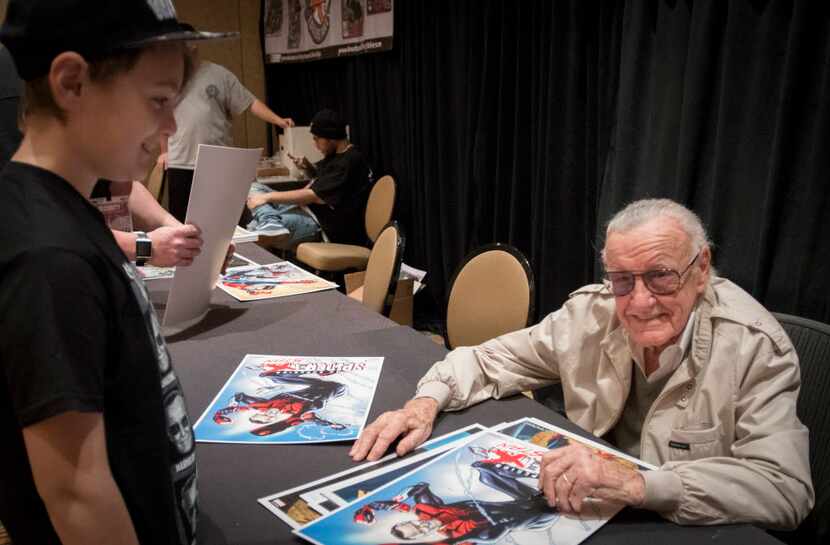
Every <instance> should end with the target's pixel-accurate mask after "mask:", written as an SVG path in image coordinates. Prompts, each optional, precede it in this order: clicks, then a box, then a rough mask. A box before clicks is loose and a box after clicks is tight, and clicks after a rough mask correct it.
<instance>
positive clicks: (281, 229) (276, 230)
mask: <svg viewBox="0 0 830 545" xmlns="http://www.w3.org/2000/svg"><path fill="white" fill-rule="evenodd" d="M254 231H255V232H256V233H257V234H258V235H263V236H266V237H278V236H280V235H287V234H288V233H289V231H288V229H286V228H285V226H284V225H283V224H281V223H277V222H275V221H267V222H265V223H263V224H262V225H257V227H256V229H254Z"/></svg>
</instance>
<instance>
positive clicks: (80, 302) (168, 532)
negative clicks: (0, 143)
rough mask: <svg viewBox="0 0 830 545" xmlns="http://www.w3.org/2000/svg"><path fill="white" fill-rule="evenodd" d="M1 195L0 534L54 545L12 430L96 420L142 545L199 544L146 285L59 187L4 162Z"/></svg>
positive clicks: (184, 437)
mask: <svg viewBox="0 0 830 545" xmlns="http://www.w3.org/2000/svg"><path fill="white" fill-rule="evenodd" d="M0 193H2V195H3V198H2V199H0V217H2V218H3V221H2V222H0V437H2V438H3V442H2V446H0V468H2V469H0V520H2V521H3V524H4V525H5V526H6V528H7V529H8V531H9V533H10V535H11V538H12V540H13V542H14V543H15V544H16V545H23V544H29V543H32V544H35V543H36V544H38V545H40V544H52V543H59V540H58V538H57V536H56V534H55V531H54V529H53V527H52V524H51V522H50V521H49V517H48V514H47V512H46V509H45V506H44V504H43V502H42V501H41V499H40V497H39V496H38V493H37V490H36V489H35V486H34V482H33V478H32V472H31V467H30V465H29V462H28V458H27V456H26V449H25V445H24V442H23V435H22V431H21V430H22V429H23V428H25V427H27V426H30V425H33V424H35V423H37V422H40V421H42V420H44V419H47V418H49V417H51V416H56V415H59V414H62V413H65V412H67V411H82V412H100V413H102V414H103V416H104V425H105V428H104V431H105V436H106V443H107V451H108V460H109V464H110V468H111V470H112V475H113V477H114V479H115V483H116V484H117V485H118V488H119V490H120V491H121V494H122V496H123V497H124V501H125V503H126V506H127V510H128V511H129V513H130V517H131V518H132V521H133V524H134V526H135V529H136V532H137V534H138V538H139V540H140V542H141V543H148V544H149V543H152V544H169V545H174V544H175V545H184V544H191V543H195V538H194V535H195V526H196V518H197V513H198V509H197V504H198V502H197V491H196V457H195V449H194V438H193V431H192V429H191V426H190V421H189V419H188V416H187V412H186V409H185V405H184V398H183V397H182V393H181V389H180V387H179V382H178V379H177V378H176V375H175V373H174V371H173V368H172V366H171V365H170V356H169V354H168V351H167V346H166V345H165V343H164V338H163V337H162V336H161V333H160V327H159V323H158V320H157V319H156V315H155V312H154V311H153V307H152V305H151V304H150V301H149V299H148V296H147V291H146V289H145V288H144V285H143V284H142V283H141V281H140V280H139V279H138V276H137V274H136V272H135V269H134V268H133V266H132V265H131V264H130V263H129V262H128V261H127V259H126V257H125V256H124V254H123V253H122V252H121V250H119V248H118V246H117V245H116V243H115V240H114V239H113V236H112V234H111V232H110V231H109V229H107V227H106V225H105V224H104V221H103V218H102V216H101V214H100V213H99V212H98V211H97V210H96V209H95V208H94V207H93V206H92V205H90V204H89V203H88V202H87V200H86V199H84V198H83V196H82V195H80V194H79V193H78V192H77V191H76V190H75V189H74V188H73V187H72V186H70V185H69V183H68V182H66V181H65V180H63V179H62V178H60V177H58V176H56V175H54V174H52V173H51V172H48V171H45V170H42V169H39V168H36V167H33V166H30V165H25V164H22V163H17V162H11V163H9V164H8V165H7V167H6V169H5V171H4V172H3V173H2V176H0Z"/></svg>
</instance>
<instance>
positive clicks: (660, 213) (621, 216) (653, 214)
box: [602, 199, 712, 261]
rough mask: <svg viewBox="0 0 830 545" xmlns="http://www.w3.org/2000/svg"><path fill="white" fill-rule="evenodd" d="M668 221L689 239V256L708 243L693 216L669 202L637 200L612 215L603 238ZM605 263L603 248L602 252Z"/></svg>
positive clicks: (698, 219) (695, 215)
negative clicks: (655, 222) (666, 218)
mask: <svg viewBox="0 0 830 545" xmlns="http://www.w3.org/2000/svg"><path fill="white" fill-rule="evenodd" d="M660 217H668V218H672V219H673V220H675V221H676V222H677V223H678V224H679V225H680V228H681V229H683V232H685V233H686V235H687V236H688V237H689V243H690V246H691V247H690V248H689V250H690V251H691V253H690V256H691V255H695V254H697V253H698V252H700V251H701V250H702V249H703V248H704V247H711V246H712V243H711V241H710V240H709V236H708V235H707V234H706V229H705V228H704V227H703V222H702V221H700V218H699V217H698V215H697V214H695V213H694V212H692V211H691V210H689V209H688V208H686V207H685V206H683V205H682V204H680V203H677V202H675V201H673V200H671V199H641V200H639V201H634V202H632V203H630V204H628V205H627V206H626V207H625V208H623V209H622V210H620V211H619V212H617V213H616V214H614V216H613V217H612V218H611V220H610V221H609V222H608V225H607V227H606V229H605V238H606V240H607V239H608V235H610V234H611V233H627V232H629V231H631V230H632V229H635V228H637V227H639V226H641V225H644V224H646V223H648V222H650V221H652V220H654V219H656V218H660ZM602 258H603V261H604V260H605V248H603V249H602Z"/></svg>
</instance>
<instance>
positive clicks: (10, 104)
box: [0, 46, 23, 169]
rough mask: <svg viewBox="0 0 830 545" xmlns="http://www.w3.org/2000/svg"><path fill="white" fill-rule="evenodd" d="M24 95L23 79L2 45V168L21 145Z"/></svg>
mask: <svg viewBox="0 0 830 545" xmlns="http://www.w3.org/2000/svg"><path fill="white" fill-rule="evenodd" d="M21 96H23V80H21V79H20V77H18V75H17V69H16V68H15V67H14V61H13V60H12V56H11V55H10V54H9V50H8V49H6V48H5V47H3V46H0V169H2V168H3V167H4V166H5V165H6V163H7V162H8V161H9V159H10V158H11V156H12V155H13V154H14V152H15V151H16V150H17V148H18V146H20V141H21V140H22V139H23V135H22V134H20V129H19V128H18V127H17V108H18V101H19V100H20V97H21Z"/></svg>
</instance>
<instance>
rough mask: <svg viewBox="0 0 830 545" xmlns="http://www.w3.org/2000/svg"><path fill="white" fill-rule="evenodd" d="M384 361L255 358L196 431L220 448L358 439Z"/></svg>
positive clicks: (228, 385) (237, 372)
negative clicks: (221, 446)
mask: <svg viewBox="0 0 830 545" xmlns="http://www.w3.org/2000/svg"><path fill="white" fill-rule="evenodd" d="M382 365H383V358H380V357H307V356H265V355H254V354H249V355H247V356H245V358H244V359H243V360H242V363H240V364H239V366H238V367H237V368H236V370H235V371H234V373H233V374H232V375H231V377H230V379H229V380H228V382H227V383H225V385H224V386H223V388H222V389H221V391H220V392H219V394H218V395H217V396H216V397H215V398H214V400H213V402H212V403H211V404H210V406H209V407H208V408H207V410H205V412H204V413H203V414H202V416H201V417H200V418H199V421H198V422H196V426H194V431H195V434H196V440H197V441H200V442H216V443H255V444H279V443H322V442H331V441H350V440H353V439H356V438H357V436H358V435H359V434H360V431H361V430H362V429H363V426H364V425H365V423H366V417H367V415H368V414H369V408H370V406H371V404H372V398H373V397H374V394H375V389H376V388H377V382H378V378H379V377H380V371H381V367H382Z"/></svg>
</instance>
